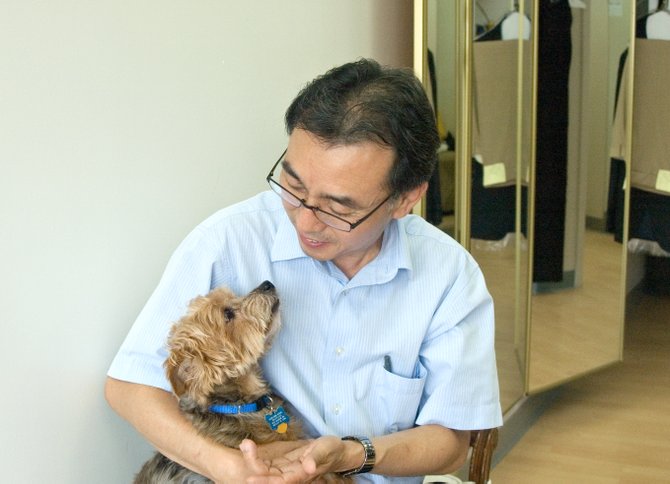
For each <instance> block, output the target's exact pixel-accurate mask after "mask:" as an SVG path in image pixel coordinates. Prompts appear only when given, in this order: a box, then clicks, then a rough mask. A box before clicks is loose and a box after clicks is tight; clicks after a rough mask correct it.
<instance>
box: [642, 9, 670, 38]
mask: <svg viewBox="0 0 670 484" xmlns="http://www.w3.org/2000/svg"><path fill="white" fill-rule="evenodd" d="M662 3H663V4H662V5H661V8H659V10H658V11H656V12H654V13H652V14H651V15H649V16H647V38H648V39H658V40H670V12H668V10H667V5H665V4H667V2H662Z"/></svg>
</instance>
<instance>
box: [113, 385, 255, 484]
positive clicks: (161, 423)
mask: <svg viewBox="0 0 670 484" xmlns="http://www.w3.org/2000/svg"><path fill="white" fill-rule="evenodd" d="M105 398H106V399H107V402H108V403H109V405H110V406H111V407H112V408H113V409H114V410H115V411H116V412H117V413H118V414H119V415H120V416H121V417H123V418H124V419H126V420H127V421H128V422H130V424H131V425H132V426H133V427H135V429H137V431H138V432H140V433H141V434H142V435H143V436H144V437H145V438H146V439H147V440H148V441H149V442H151V443H152V444H153V445H154V446H155V447H156V448H157V449H158V450H159V451H160V452H161V453H162V454H163V455H165V456H166V457H169V458H170V459H172V460H173V461H175V462H178V463H179V464H181V465H183V466H184V467H187V468H189V469H191V470H193V471H195V472H197V473H199V474H202V475H204V476H206V477H208V478H209V479H211V480H213V481H215V482H244V481H245V479H246V476H247V475H248V474H249V473H248V471H247V469H246V465H245V463H244V461H243V460H242V455H241V452H239V451H238V450H237V449H230V448H227V447H223V446H220V445H217V444H216V443H214V442H213V441H211V440H208V439H206V438H204V437H203V436H201V435H199V434H198V432H197V431H196V430H195V428H194V427H193V426H192V425H191V423H190V422H189V421H188V420H187V419H186V418H185V417H184V415H182V413H181V412H180V410H179V406H178V404H177V400H176V399H175V398H174V396H173V395H171V394H170V393H168V392H166V391H164V390H161V389H159V388H154V387H150V386H146V385H140V384H135V383H128V382H124V381H121V380H116V379H114V378H110V377H108V378H107V381H106V383H105Z"/></svg>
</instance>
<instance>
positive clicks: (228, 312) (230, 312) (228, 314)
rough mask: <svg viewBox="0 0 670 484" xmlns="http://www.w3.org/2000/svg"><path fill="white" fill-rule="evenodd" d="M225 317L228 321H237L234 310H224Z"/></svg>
mask: <svg viewBox="0 0 670 484" xmlns="http://www.w3.org/2000/svg"><path fill="white" fill-rule="evenodd" d="M223 317H225V318H226V321H232V320H233V319H235V310H234V309H233V308H225V309H224V310H223Z"/></svg>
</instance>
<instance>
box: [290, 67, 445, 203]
mask: <svg viewBox="0 0 670 484" xmlns="http://www.w3.org/2000/svg"><path fill="white" fill-rule="evenodd" d="M285 121H286V130H287V132H288V134H289V135H290V134H291V133H292V132H293V130H294V129H296V128H299V129H304V130H306V131H309V132H310V133H312V134H314V135H315V136H317V137H318V138H319V139H320V140H321V141H323V142H324V143H326V144H328V145H332V146H337V145H351V144H356V143H361V142H370V141H371V142H374V143H377V144H379V145H381V146H383V147H387V148H391V149H393V150H394V151H395V154H396V160H395V163H394V165H393V168H392V169H391V172H390V174H389V180H388V184H389V188H390V190H391V193H392V194H393V195H394V196H397V195H400V194H402V193H405V192H407V191H409V190H412V189H413V188H416V187H418V186H419V185H421V184H422V183H423V182H426V181H428V180H429V179H430V177H431V175H432V173H433V170H434V169H435V165H436V163H437V148H438V146H439V144H440V139H439V136H438V134H437V128H436V126H435V115H434V114H433V110H432V108H431V105H430V102H429V101H428V98H427V96H426V93H425V92H424V90H423V87H422V86H421V83H420V82H419V80H418V79H417V78H416V76H415V75H414V74H413V73H412V71H411V70H409V69H399V68H391V67H386V66H381V65H379V64H378V63H377V62H376V61H374V60H370V59H361V60H358V61H357V62H351V63H348V64H344V65H342V66H340V67H336V68H333V69H331V70H330V71H328V72H326V73H325V74H323V75H321V76H319V77H317V78H316V79H314V80H313V81H312V82H310V83H309V84H307V85H306V86H305V87H304V88H303V89H302V90H301V91H300V93H299V94H298V96H297V97H296V98H295V99H294V100H293V102H292V103H291V105H290V106H289V108H288V110H287V111H286V117H285Z"/></svg>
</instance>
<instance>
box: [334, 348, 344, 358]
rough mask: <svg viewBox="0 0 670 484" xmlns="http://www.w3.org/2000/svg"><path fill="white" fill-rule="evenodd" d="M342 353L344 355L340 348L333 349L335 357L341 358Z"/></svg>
mask: <svg viewBox="0 0 670 484" xmlns="http://www.w3.org/2000/svg"><path fill="white" fill-rule="evenodd" d="M342 353H344V348H342V347H341V346H338V347H337V348H335V354H336V355H337V356H342Z"/></svg>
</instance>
